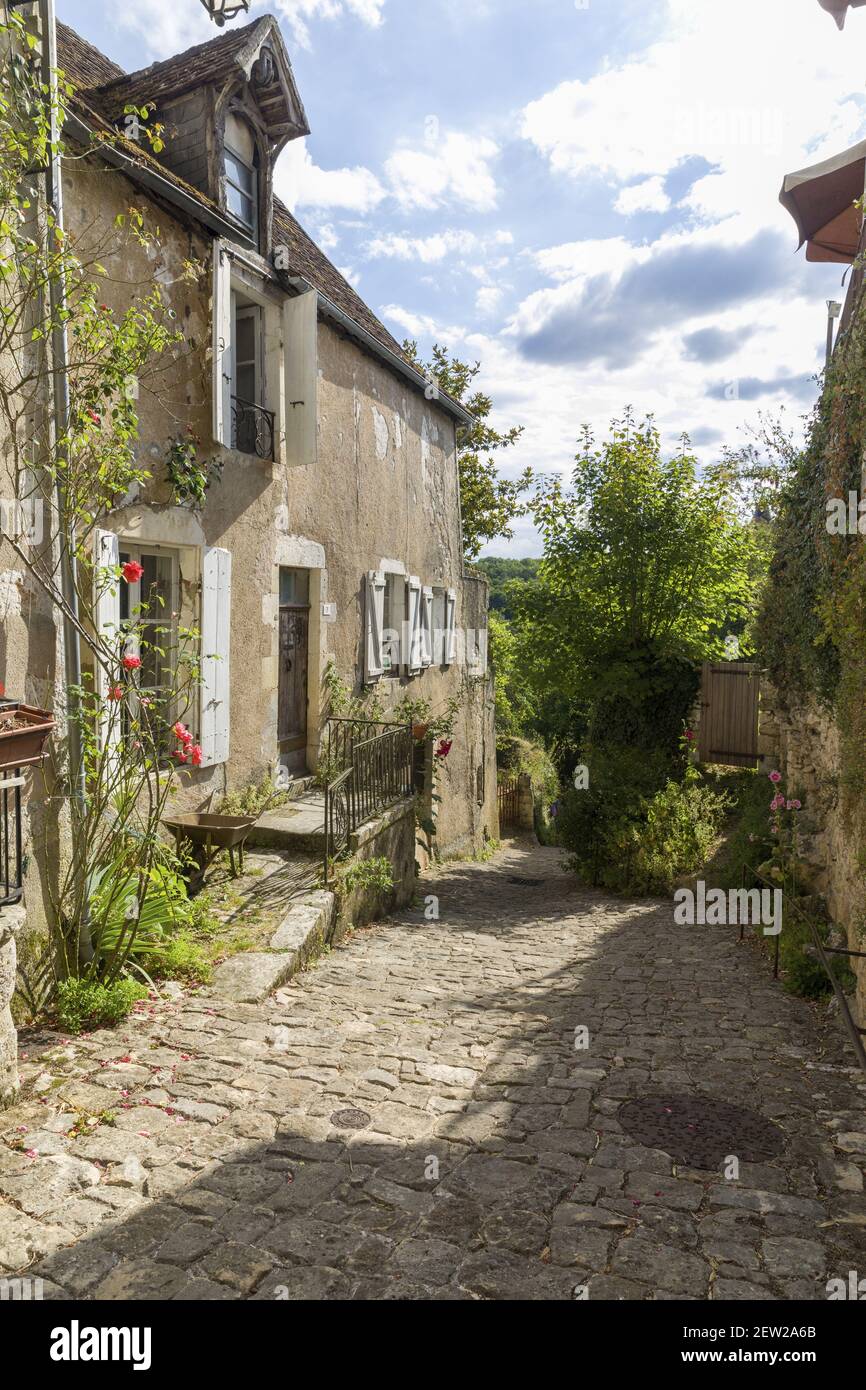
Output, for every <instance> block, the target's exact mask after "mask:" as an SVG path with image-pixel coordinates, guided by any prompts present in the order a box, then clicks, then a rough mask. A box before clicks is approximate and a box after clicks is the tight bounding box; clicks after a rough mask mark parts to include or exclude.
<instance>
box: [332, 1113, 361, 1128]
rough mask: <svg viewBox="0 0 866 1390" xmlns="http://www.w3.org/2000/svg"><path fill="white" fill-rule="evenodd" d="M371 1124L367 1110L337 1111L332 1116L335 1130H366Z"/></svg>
mask: <svg viewBox="0 0 866 1390" xmlns="http://www.w3.org/2000/svg"><path fill="white" fill-rule="evenodd" d="M369 1123H370V1116H369V1115H368V1114H367V1112H366V1110H354V1109H353V1110H335V1111H334V1113H333V1115H332V1116H331V1124H332V1125H333V1126H334V1128H335V1129H365V1128H366V1126H367V1125H368V1124H369Z"/></svg>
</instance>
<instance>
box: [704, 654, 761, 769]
mask: <svg viewBox="0 0 866 1390" xmlns="http://www.w3.org/2000/svg"><path fill="white" fill-rule="evenodd" d="M760 684H761V680H760V671H759V668H758V667H757V666H756V665H755V664H754V662H751V661H705V662H704V665H703V670H702V675H701V722H700V727H699V731H698V753H699V755H700V759H701V762H704V763H726V764H728V765H730V766H733V767H757V765H758V760H759V758H760V753H759V752H758V692H759V689H760Z"/></svg>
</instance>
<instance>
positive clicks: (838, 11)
mask: <svg viewBox="0 0 866 1390" xmlns="http://www.w3.org/2000/svg"><path fill="white" fill-rule="evenodd" d="M818 4H819V5H820V6H821V9H822V10H826V11H827V12H828V14H831V15H832V16H833V18H834V19H835V21H836V24H837V26H838V27H839V28H840V29H844V27H845V18H846V16H847V14H848V11H849V10H858V9H859V8H860V6H861V5H866V0H818Z"/></svg>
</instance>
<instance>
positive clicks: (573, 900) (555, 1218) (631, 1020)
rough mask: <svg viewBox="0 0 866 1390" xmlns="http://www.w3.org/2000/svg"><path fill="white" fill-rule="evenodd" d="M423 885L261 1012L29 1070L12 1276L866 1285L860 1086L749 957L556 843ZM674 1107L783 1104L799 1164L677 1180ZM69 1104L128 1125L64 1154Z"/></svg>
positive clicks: (290, 1289)
mask: <svg viewBox="0 0 866 1390" xmlns="http://www.w3.org/2000/svg"><path fill="white" fill-rule="evenodd" d="M515 877H537V878H541V879H542V880H543V883H542V885H541V886H538V887H533V886H529V885H520V884H515V883H513V882H511V880H512V879H513V878H515ZM421 894H422V901H421V902H420V905H419V907H418V908H417V909H416V910H413V911H411V912H408V913H405V914H403V915H402V916H401V917H399V918H397V919H395V920H392V921H389V922H387V923H383V924H380V925H378V926H375V927H373V928H371V929H368V930H364V931H362V932H359V933H357V934H356V935H355V936H354V937H353V938H352V939H351V940H349V941H348V942H347V943H346V944H345V945H344V946H343V947H341V948H339V949H338V950H336V951H335V952H333V953H332V954H331V955H330V956H329V957H327V958H326V959H324V960H323V961H321V962H320V963H319V965H318V966H317V967H316V968H315V969H314V970H312V971H311V972H309V973H308V974H306V975H304V976H302V977H300V978H299V979H298V980H297V981H295V982H294V983H293V985H291V986H290V987H288V988H287V989H286V990H285V991H282V992H280V993H279V994H278V995H277V996H276V997H275V998H274V999H272V1000H270V1001H269V1002H268V1003H267V1004H265V1005H262V1006H257V1007H253V1006H238V1005H233V1004H227V1003H223V1002H221V1001H217V1000H212V999H207V998H205V997H204V996H199V997H187V998H185V999H183V1000H181V1001H178V1002H177V1003H175V1004H166V1005H160V1006H158V1007H157V1008H156V1009H155V1010H154V1011H153V1013H152V1014H150V1015H148V1016H145V1017H143V1018H140V1019H138V1020H136V1021H135V1022H134V1023H133V1024H131V1025H130V1026H128V1027H127V1028H126V1029H124V1030H121V1031H120V1032H119V1033H117V1032H116V1033H104V1034H99V1035H92V1036H91V1037H90V1038H87V1039H83V1040H79V1041H76V1042H75V1043H74V1044H73V1045H72V1046H64V1047H59V1048H54V1049H51V1050H50V1052H49V1059H48V1060H46V1061H44V1062H39V1063H36V1064H33V1065H32V1066H31V1067H30V1085H31V1087H34V1086H35V1087H38V1086H40V1085H44V1084H45V1083H44V1082H42V1081H40V1079H39V1078H40V1077H44V1076H45V1075H50V1077H52V1078H60V1084H59V1085H56V1086H55V1085H54V1084H53V1083H52V1085H51V1089H50V1090H49V1091H47V1092H46V1093H43V1095H42V1097H41V1099H40V1098H38V1097H37V1095H36V1093H35V1092H34V1091H32V1090H31V1092H30V1095H29V1096H28V1098H27V1099H25V1100H24V1101H22V1103H21V1104H20V1105H18V1106H16V1108H15V1110H13V1111H11V1112H8V1114H7V1115H6V1116H3V1117H2V1127H0V1134H2V1137H3V1139H4V1141H5V1147H3V1148H2V1149H0V1194H2V1197H3V1202H2V1203H0V1268H3V1266H4V1265H5V1267H6V1268H7V1269H10V1270H11V1269H18V1270H24V1271H26V1272H27V1273H29V1274H33V1275H39V1276H40V1277H42V1278H43V1279H44V1280H46V1281H49V1282H48V1284H47V1285H46V1296H50V1297H56V1298H66V1297H74V1298H79V1297H83V1298H93V1299H126V1298H131V1299H166V1298H172V1299H223V1298H255V1299H259V1300H277V1299H317V1298H332V1299H349V1298H356V1299H375V1300H380V1299H467V1298H482V1299H491V1298H492V1299H508V1298H514V1299H524V1298H531V1299H571V1298H574V1297H579V1296H581V1291H582V1290H585V1289H588V1296H589V1298H590V1299H591V1300H592V1299H605V1298H617V1299H644V1298H663V1299H671V1298H681V1299H696V1300H701V1299H707V1298H710V1297H712V1298H722V1299H742V1298H764V1299H786V1298H807V1299H816V1298H824V1297H826V1281H827V1279H828V1278H829V1277H842V1278H846V1277H847V1273H848V1271H849V1270H850V1269H855V1270H856V1269H858V1268H859V1269H860V1272H861V1277H862V1275H863V1274H866V1240H864V1230H866V1201H864V1197H863V1193H862V1187H863V1169H864V1167H866V1136H864V1131H866V1122H864V1088H863V1086H862V1083H858V1080H857V1074H856V1073H855V1071H854V1069H853V1063H852V1059H851V1058H850V1056H848V1055H847V1054H846V1052H845V1048H844V1044H843V1039H842V1037H841V1035H840V1034H839V1033H838V1032H837V1031H836V1030H835V1028H834V1027H829V1028H828V1029H826V1030H825V1029H824V1028H823V1027H822V1024H821V1020H820V1019H819V1017H818V1015H817V1014H816V1012H815V1011H814V1009H813V1008H812V1007H811V1006H809V1005H807V1004H805V1003H803V1002H802V1001H798V1000H794V999H791V998H790V997H788V996H786V995H785V994H784V993H783V992H782V991H781V990H780V989H779V987H778V986H775V985H774V984H773V982H772V981H771V980H770V978H769V977H768V975H767V974H766V972H765V970H764V968H763V965H762V962H761V960H760V958H759V957H758V956H757V955H756V953H755V952H754V951H752V950H751V949H750V947H749V945H748V943H745V944H740V943H738V941H737V940H736V934H735V933H732V932H730V931H729V930H726V929H723V928H715V927H690V928H689V927H676V926H674V925H673V922H672V913H671V909H670V905H669V904H664V903H657V902H650V903H647V902H642V903H633V902H628V901H615V900H611V899H609V898H605V897H603V896H602V895H600V894H596V893H592V892H587V891H586V890H584V889H581V888H580V887H578V886H577V885H576V884H575V883H574V880H573V879H572V878H570V877H569V876H567V875H564V874H563V872H562V870H561V868H560V864H559V856H558V854H557V852H556V851H554V850H550V849H539V848H537V847H534V846H533V847H529V846H526V845H514V846H511V847H510V848H509V849H508V850H507V851H506V852H504V853H503V854H502V855H501V856H499V857H498V858H497V860H496V861H494V862H493V863H491V864H487V865H460V866H456V867H448V868H445V869H443V870H441V871H439V872H437V873H435V874H433V875H430V876H429V877H427V878H425V879H424V881H423V884H422V887H421ZM434 895H435V898H436V899H438V911H439V914H440V915H439V919H438V920H435V919H434V920H427V916H425V912H426V913H428V914H429V913H430V912H431V911H432V910H433V909H434V907H435V906H436V904H434V903H433V902H432V901H431V899H432V898H433V896H434ZM584 1042H585V1043H586V1046H584V1045H583V1044H584ZM55 1054H58V1055H55ZM666 1092H667V1093H677V1094H682V1093H692V1092H697V1093H700V1094H704V1095H707V1096H714V1097H716V1098H718V1099H723V1100H726V1101H730V1102H733V1103H736V1104H741V1105H744V1106H747V1107H750V1108H752V1109H754V1110H757V1111H759V1112H760V1113H761V1114H762V1115H764V1116H765V1117H766V1118H768V1119H771V1120H773V1121H774V1122H775V1123H777V1124H778V1125H779V1126H780V1127H781V1129H782V1130H783V1132H784V1136H785V1146H784V1151H783V1153H782V1154H781V1155H780V1157H779V1158H778V1159H777V1160H775V1161H773V1162H772V1163H765V1164H748V1163H742V1164H741V1165H740V1171H739V1178H738V1180H736V1181H729V1180H726V1179H725V1177H724V1176H723V1174H722V1171H721V1169H720V1170H719V1171H695V1170H684V1169H682V1168H677V1167H676V1166H675V1165H674V1163H673V1161H672V1159H671V1158H670V1157H669V1156H668V1155H666V1154H664V1153H662V1152H660V1151H657V1150H653V1149H649V1148H645V1147H644V1146H642V1145H640V1144H637V1143H635V1141H634V1140H631V1139H629V1138H628V1137H627V1136H626V1135H624V1134H623V1133H622V1131H621V1129H620V1127H619V1124H618V1121H617V1112H618V1110H619V1107H620V1105H621V1104H622V1102H623V1101H624V1100H626V1099H629V1098H632V1097H636V1096H641V1095H660V1094H664V1093H666ZM49 1097H50V1098H49ZM72 1106H76V1107H78V1109H79V1111H82V1112H87V1113H89V1114H91V1115H93V1116H98V1115H100V1114H102V1113H103V1112H104V1111H105V1110H106V1109H110V1110H111V1111H112V1112H113V1114H114V1117H115V1122H114V1123H113V1124H110V1123H104V1122H98V1123H96V1124H93V1125H89V1126H87V1125H85V1126H84V1131H83V1133H81V1134H80V1135H79V1136H78V1137H75V1138H69V1137H68V1134H67V1131H68V1125H69V1121H70V1119H71V1118H72V1116H71V1115H70V1113H69V1108H70V1107H72ZM359 1111H360V1112H362V1113H360V1114H358V1113H357V1112H359ZM347 1112H348V1113H347ZM348 1124H353V1125H359V1126H363V1127H362V1128H357V1129H347V1128H341V1126H343V1125H348ZM22 1130H26V1132H24V1133H22V1132H21V1131H22ZM15 1144H23V1145H24V1146H25V1147H29V1148H30V1149H31V1152H32V1153H35V1154H38V1157H35V1158H33V1157H27V1155H26V1154H25V1153H21V1152H20V1151H19V1150H17V1149H16V1148H15V1147H14V1145H15ZM576 1291H577V1292H576Z"/></svg>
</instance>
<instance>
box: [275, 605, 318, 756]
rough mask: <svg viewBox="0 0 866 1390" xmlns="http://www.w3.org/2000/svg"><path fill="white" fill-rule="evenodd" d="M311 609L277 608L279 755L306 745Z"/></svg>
mask: <svg viewBox="0 0 866 1390" xmlns="http://www.w3.org/2000/svg"><path fill="white" fill-rule="evenodd" d="M309 635H310V606H309V604H308V603H281V604H280V682H279V712H278V717H277V737H278V739H279V744H280V752H281V753H290V752H296V751H300V750H302V749H304V748H305V747H306V745H307V670H308V666H309Z"/></svg>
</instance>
